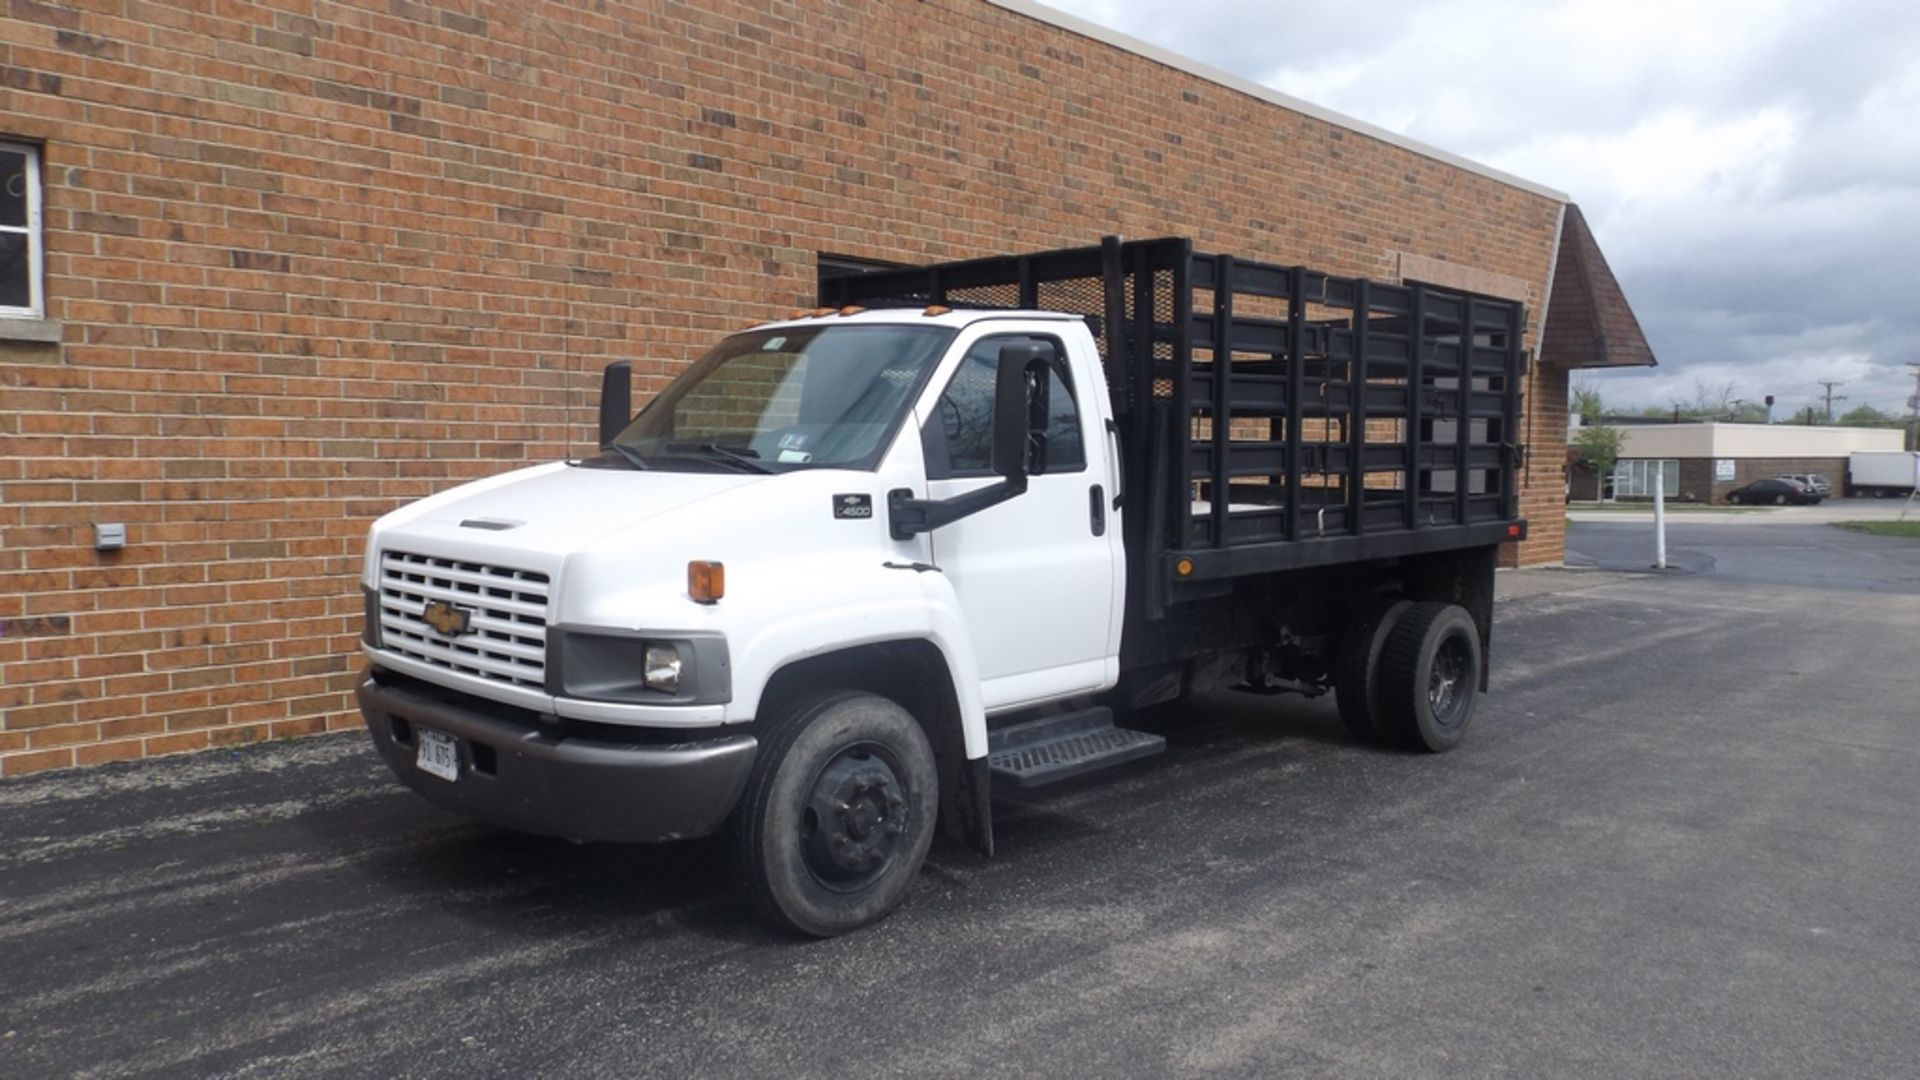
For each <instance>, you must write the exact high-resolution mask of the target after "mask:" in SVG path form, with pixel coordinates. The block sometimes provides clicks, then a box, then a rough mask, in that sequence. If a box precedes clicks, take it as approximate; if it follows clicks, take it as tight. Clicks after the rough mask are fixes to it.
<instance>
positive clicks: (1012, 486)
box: [887, 476, 1027, 540]
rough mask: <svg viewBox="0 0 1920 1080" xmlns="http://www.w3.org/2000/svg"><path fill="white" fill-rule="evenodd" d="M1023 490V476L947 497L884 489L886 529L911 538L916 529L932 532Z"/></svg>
mask: <svg viewBox="0 0 1920 1080" xmlns="http://www.w3.org/2000/svg"><path fill="white" fill-rule="evenodd" d="M1026 490H1027V478H1026V477H1024V476H1022V477H1018V478H1016V479H1007V480H1002V481H1000V482H999V483H997V484H988V485H987V486H986V487H983V488H977V489H975V490H973V491H969V492H965V493H964V494H960V495H955V496H954V497H953V498H951V499H916V498H914V497H913V491H912V489H910V488H895V489H893V490H892V491H889V492H887V529H888V531H889V532H890V533H891V534H892V535H893V538H894V539H895V540H911V539H913V538H914V537H915V536H917V535H919V534H920V533H923V532H932V531H933V530H935V529H937V528H939V527H940V526H942V525H951V524H953V523H954V522H956V521H959V520H960V519H961V518H963V517H971V516H972V515H974V514H977V513H979V512H980V511H982V510H985V509H987V508H988V507H992V506H998V505H1000V504H1001V503H1003V502H1006V501H1007V500H1008V499H1011V498H1014V497H1015V496H1018V495H1023V494H1025V493H1026Z"/></svg>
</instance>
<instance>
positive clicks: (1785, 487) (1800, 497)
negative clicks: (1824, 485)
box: [1727, 477, 1822, 506]
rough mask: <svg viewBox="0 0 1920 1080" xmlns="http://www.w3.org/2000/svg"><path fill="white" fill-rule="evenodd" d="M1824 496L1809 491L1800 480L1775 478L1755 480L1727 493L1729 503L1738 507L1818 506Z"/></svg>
mask: <svg viewBox="0 0 1920 1080" xmlns="http://www.w3.org/2000/svg"><path fill="white" fill-rule="evenodd" d="M1821 498H1822V496H1819V495H1815V494H1814V493H1813V492H1811V491H1809V490H1807V485H1805V484H1803V483H1801V482H1800V481H1798V480H1782V479H1780V478H1778V477H1773V478H1770V479H1767V480H1755V481H1754V482H1753V483H1751V484H1748V485H1747V486H1746V487H1738V488H1734V489H1733V490H1732V491H1729V492H1727V501H1728V502H1730V503H1734V504H1736V505H1738V504H1742V503H1746V504H1754V505H1757V504H1760V503H1772V504H1773V505H1775V506H1785V505H1786V504H1788V503H1807V504H1818V503H1819V502H1820V499H1821Z"/></svg>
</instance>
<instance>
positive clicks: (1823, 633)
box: [0, 522, 1920, 1078]
mask: <svg viewBox="0 0 1920 1080" xmlns="http://www.w3.org/2000/svg"><path fill="white" fill-rule="evenodd" d="M1631 524H1632V523H1629V522H1620V523H1606V522H1600V523H1590V522H1579V523H1576V524H1575V526H1574V527H1573V531H1572V545H1573V550H1574V554H1575V557H1576V559H1577V560H1580V561H1584V562H1588V563H1591V564H1594V565H1601V564H1611V565H1621V566H1628V567H1631V566H1632V564H1633V563H1634V562H1635V561H1636V560H1637V557H1635V558H1628V557H1625V556H1621V557H1619V558H1615V557H1614V556H1613V555H1610V554H1609V552H1610V551H1612V550H1613V549H1615V548H1619V547H1620V546H1621V545H1625V544H1629V543H1630V542H1631V538H1630V537H1624V536H1620V535H1615V534H1614V526H1615V525H1618V526H1620V527H1622V528H1625V527H1629V526H1631ZM1708 527H1709V526H1702V527H1701V528H1703V529H1704V528H1708ZM1711 527H1714V528H1721V529H1723V530H1725V531H1724V532H1722V533H1711V534H1709V533H1705V532H1702V533H1701V534H1700V535H1698V536H1695V535H1693V534H1692V533H1686V534H1681V535H1679V536H1678V546H1679V548H1680V550H1685V551H1698V552H1700V553H1701V554H1703V555H1704V556H1705V557H1707V558H1709V559H1710V560H1711V565H1703V566H1701V567H1699V568H1697V569H1695V570H1693V571H1690V572H1681V573H1673V574H1665V575H1662V574H1652V573H1640V572H1626V573H1623V572H1611V571H1607V570H1602V569H1583V570H1557V571H1526V572H1517V573H1507V574H1503V575H1502V576H1501V579H1500V591H1501V594H1502V597H1503V599H1502V600H1501V602H1500V604H1499V614H1498V621H1497V624H1496V630H1495V646H1494V662H1495V669H1494V671H1495V675H1494V687H1493V692H1492V693H1491V694H1490V695H1489V696H1488V697H1487V698H1486V699H1484V700H1483V702H1482V707H1481V711H1480V713H1479V715H1478V718H1477V719H1476V721H1475V727H1474V730H1473V731H1472V732H1471V733H1470V734H1469V737H1468V740H1467V743H1466V745H1465V746H1464V747H1462V748H1461V749H1460V750H1459V751H1457V752H1455V753H1452V754H1448V755H1445V756H1441V757H1415V756H1410V755H1405V754H1400V753H1395V752H1390V751H1386V750H1381V749H1376V748H1372V747H1368V746H1363V745H1359V744H1356V743H1354V742H1352V741H1350V740H1349V739H1348V738H1346V736H1345V735H1344V734H1343V733H1342V732H1341V730H1340V727H1339V723H1338V721H1337V719H1336V718H1335V715H1334V711H1333V707H1332V702H1331V700H1330V699H1326V698H1322V699H1317V700H1311V701H1308V700H1301V699H1297V698H1294V699H1268V698H1253V697H1244V696H1238V695H1231V694H1228V695H1220V696H1213V697H1209V698H1206V699H1203V700H1200V701H1197V702H1194V703H1190V704H1188V705H1185V706H1182V707H1180V709H1179V710H1178V711H1177V712H1174V713H1171V714H1169V715H1166V716H1163V717H1161V718H1160V719H1161V720H1162V721H1163V722H1164V723H1165V725H1166V727H1167V729H1168V730H1169V733H1170V736H1171V740H1172V746H1171V749H1170V750H1169V751H1168V753H1166V754H1164V755H1162V756H1160V757H1158V758H1153V759H1149V760H1147V761H1144V762H1140V763H1137V764H1135V765H1133V766H1129V767H1127V768H1126V769H1125V770H1123V771H1118V772H1116V773H1112V774H1108V775H1107V776H1105V777H1098V778H1094V779H1092V780H1090V781H1088V782H1084V783H1081V784H1078V785H1077V786H1073V787H1070V788H1068V789H1066V790H1058V791H1054V792H1052V793H1041V794H1037V795H1034V796H1031V797H1023V798H1020V799H1017V800H1015V799H1006V800H1001V801H1000V802H999V803H998V805H997V815H998V825H999V829H998V836H999V843H1000V851H999V853H998V854H997V855H996V856H995V857H994V858H992V859H986V858H981V857H978V856H976V855H973V854H972V853H970V852H967V851H965V850H960V849H956V848H952V847H945V846H942V847H937V848H936V850H935V853H934V856H933V858H932V861H931V863H930V865H929V867H928V869H927V870H926V872H925V873H924V874H923V875H922V876H921V879H920V880H919V881H918V882H917V883H916V886H915V889H914V891H913V892H912V894H911V895H910V896H909V898H908V900H907V903H906V904H905V906H904V907H903V908H902V909H901V910H900V911H899V912H897V913H896V914H895V915H894V916H893V917H891V918H889V919H888V920H886V921H885V922H883V923H881V924H879V925H877V926H875V927H872V928H869V929H868V930H865V931H862V932H860V933H857V934H853V935H851V936H848V937H845V938H841V939H837V940H833V941H825V942H811V941H796V940H794V939H791V938H788V937H783V936H780V935H778V934H775V933H773V932H771V931H768V930H766V929H763V928H762V927H760V926H759V925H758V924H756V923H754V922H752V921H751V920H750V918H749V917H748V916H747V915H746V914H745V912H744V911H743V910H742V908H741V906H740V905H739V904H738V903H737V902H736V901H735V900H734V899H733V898H732V896H731V894H730V892H729V888H728V883H727V878H726V874H725V872H724V868H723V866H722V864H721V861H720V859H719V858H718V852H717V851H716V849H715V848H714V846H713V845H711V844H710V843H705V842H693V843H685V844H679V845H673V846H665V847H619V846H608V845H576V844H570V843H565V842H559V841H549V840H541V839H535V838H528V837H521V836H515V835H512V834H508V833H504V832H500V831H496V830H492V829H488V828H484V827H480V826H476V825H473V824H469V823H467V822H464V821H461V820H458V819H456V818H453V817H450V816H448V815H445V814H442V813H440V812H438V811H436V810H434V809H433V808H431V807H429V806H428V805H426V804H425V803H424V802H422V801H420V800H419V799H417V798H416V797H414V796H412V795H411V794H410V793H408V792H406V791H404V790H402V789H400V787H399V786H398V784H396V783H395V782H394V781H393V780H392V779H391V778H390V777H389V776H388V775H387V774H386V772H385V770H384V767H383V766H381V765H380V763H379V762H378V761H377V760H376V759H375V757H374V755H373V752H372V750H371V748H370V747H369V746H368V745H367V744H366V742H365V741H364V738H363V737H361V736H358V735H351V736H335V737H327V738H321V739H310V740H301V741H296V742H289V743H281V744H276V745H270V746H261V747H252V748H247V749H244V750H240V751H235V752H231V753H221V754H213V755H199V756H194V757H189V758H180V759H173V760H162V761H156V762H147V763H138V764H128V765H119V766H109V767H104V768H98V769H93V770H88V771H83V772H76V773H68V774H60V775H51V776H43V777H27V778H24V779H20V780H10V781H7V782H5V783H0V974H3V975H4V978H5V986H6V997H5V999H4V1000H5V1004H4V1006H3V1007H0V1076H5V1077H42V1076H63V1075H89V1076H121V1075H186V1076H245V1077H254V1076H283V1075H287V1076H303V1077H304V1076H327V1075H339V1076H369V1075H381V1076H459V1077H463V1078H464V1077H475V1076H524V1075H555V1074H566V1075H577V1076H589V1077H591V1076H645V1075H658V1076H676V1077H677V1076H695V1075H698V1076H765V1075H781V1076H832V1077H842V1076H851V1075H861V1076H899V1075H913V1076H920V1075H936V1076H957V1075H962V1074H974V1075H979V1074H994V1075H1049V1076H1103V1077H1105V1076H1154V1077H1159V1076H1167V1075H1198V1074H1209V1075H1237V1076H1278V1075H1311V1076H1328V1075H1338V1076H1452V1075H1459V1076H1497V1075H1509V1076H1526V1077H1535V1076H1551V1075H1568V1074H1583V1075H1688V1076H1876V1075H1877V1076H1892V1075H1914V1073H1915V1071H1916V1065H1915V1063H1916V1062H1920V1025H1916V1024H1915V1023H1914V1017H1916V1016H1920V905H1916V904H1915V903H1914V901H1913V898H1914V897H1915V896H1916V895H1920V845H1916V844H1915V843H1914V842H1913V837H1915V836H1917V835H1920V794H1917V793H1920V753H1916V750H1915V744H1914V741H1913V740H1912V738H1911V736H1912V735H1913V734H1914V731H1915V726H1916V717H1920V707H1916V704H1915V696H1916V689H1917V688H1920V687H1917V685H1916V683H1917V680H1916V678H1915V671H1916V667H1915V662H1914V661H1915V657H1914V653H1915V649H1916V646H1920V597H1916V595H1915V593H1916V591H1920V590H1916V588H1915V585H1916V582H1917V581H1920V570H1917V569H1916V568H1917V567H1920V562H1916V561H1914V557H1913V555H1914V553H1915V552H1920V544H1912V543H1911V542H1908V545H1907V547H1906V548H1904V549H1896V548H1894V547H1887V546H1883V545H1885V544H1886V543H1887V542H1886V541H1884V540H1883V539H1881V538H1875V537H1867V536H1857V535H1854V534H1848V533H1841V532H1839V531H1838V530H1833V529H1830V528H1828V527H1826V526H1824V525H1820V526H1817V527H1818V528H1822V529H1826V531H1827V533H1831V534H1833V535H1832V536H1831V537H1829V536H1826V535H1825V534H1822V537H1821V542H1820V543H1818V544H1813V545H1812V547H1811V548H1809V549H1808V550H1807V551H1806V552H1804V553H1803V554H1805V555H1807V556H1808V557H1812V556H1814V555H1817V556H1818V557H1819V558H1821V559H1823V560H1826V561H1827V562H1828V563H1830V564H1831V565H1834V566H1840V565H1845V566H1848V567H1853V568H1854V569H1851V570H1849V571H1847V573H1846V574H1845V575H1840V574H1838V573H1837V572H1835V573H1804V572H1797V573H1794V574H1789V575H1787V576H1785V577H1783V578H1772V579H1766V580H1758V579H1757V577H1758V575H1760V574H1761V571H1760V570H1756V569H1751V567H1750V564H1748V563H1746V562H1743V560H1748V559H1757V558H1764V559H1766V560H1769V561H1768V562H1767V565H1769V566H1772V565H1781V566H1785V565H1788V564H1789V563H1791V562H1793V561H1794V560H1795V558H1796V556H1793V555H1791V554H1788V553H1782V552H1778V551H1773V552H1769V553H1767V554H1765V555H1764V556H1758V555H1754V554H1753V553H1752V552H1749V551H1747V550H1746V548H1747V547H1748V546H1750V545H1751V544H1752V543H1753V542H1754V541H1753V540H1752V534H1754V533H1755V532H1757V531H1759V530H1753V529H1745V530H1742V529H1740V528H1739V527H1738V526H1711ZM1809 527H1812V526H1809ZM1688 528H1692V527H1691V526H1688ZM1765 531H1766V532H1767V533H1768V534H1772V533H1774V531H1775V530H1773V529H1768V530H1765ZM1781 535H1783V536H1786V535H1787V534H1784V533H1783V534H1781ZM1788 539H1789V541H1791V540H1792V538H1791V537H1790V536H1789V537H1788ZM1808 542H1809V543H1812V542H1811V541H1808ZM1894 543H1899V542H1897V541H1896V542H1894ZM1796 550H1798V549H1796ZM1903 552H1904V554H1903ZM1782 559H1785V560H1787V562H1779V561H1778V560H1782ZM1752 565H1758V564H1752ZM1732 566H1739V567H1741V568H1742V569H1741V570H1740V572H1738V573H1730V572H1729V567H1732ZM1634 569H1637V567H1635V568H1634ZM1802 569H1804V567H1802ZM1874 580H1877V581H1878V582H1879V584H1878V585H1877V586H1872V587H1868V586H1865V585H1863V584H1861V583H1862V582H1867V581H1874Z"/></svg>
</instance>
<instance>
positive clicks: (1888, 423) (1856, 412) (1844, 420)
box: [1840, 405, 1906, 427]
mask: <svg viewBox="0 0 1920 1080" xmlns="http://www.w3.org/2000/svg"><path fill="white" fill-rule="evenodd" d="M1840 423H1841V424H1842V425H1843V426H1845V427H1900V426H1902V425H1904V424H1905V423H1906V421H1905V420H1904V419H1903V418H1901V417H1898V416H1895V415H1893V414H1892V413H1890V412H1885V411H1883V410H1880V409H1876V408H1874V407H1873V406H1871V405H1861V406H1859V407H1858V408H1853V409H1848V410H1847V411H1846V412H1844V413H1842V414H1840Z"/></svg>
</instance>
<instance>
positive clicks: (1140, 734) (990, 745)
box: [987, 708, 1167, 788]
mask: <svg viewBox="0 0 1920 1080" xmlns="http://www.w3.org/2000/svg"><path fill="white" fill-rule="evenodd" d="M1166 748H1167V740H1166V739H1164V738H1162V737H1161V736H1159V735H1152V734H1149V733H1147V732H1144V731H1134V730H1132V729H1131V728H1123V727H1115V726H1114V724H1113V710H1112V709H1108V708H1093V709H1083V710H1081V711H1080V712H1072V713H1062V714H1060V715H1058V716H1043V717H1041V718H1040V719H1038V720H1027V721H1024V722H1022V723H1018V724H1013V725H1010V726H1008V727H1003V728H1000V729H998V730H996V731H990V732H988V733H987V767H988V768H989V769H990V770H991V771H992V773H993V779H994V782H995V783H998V784H1012V785H1013V786H1014V787H1022V788H1030V787H1040V786H1041V785H1043V784H1052V783H1057V782H1059V781H1061V780H1068V779H1071V778H1073V777H1076V776H1081V775H1083V774H1086V773H1090V772H1095V771H1098V770H1100V769H1105V768H1108V767H1110V766H1113V765H1121V764H1125V763H1126V762H1129V761H1133V760H1135V759H1136V758H1143V757H1147V756H1149V755H1152V754H1157V753H1159V752H1160V751H1162V750H1165V749H1166Z"/></svg>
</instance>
